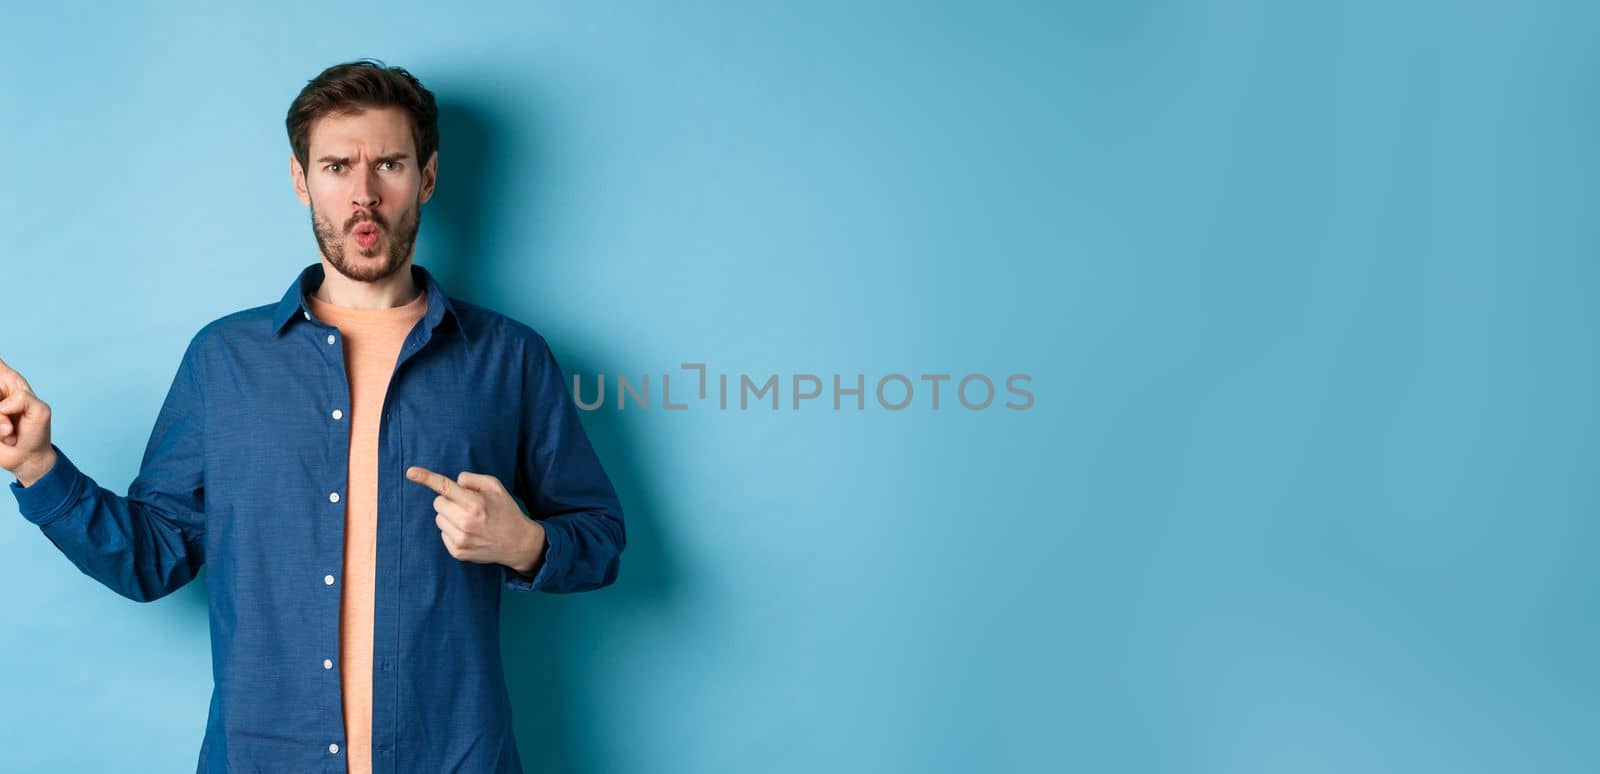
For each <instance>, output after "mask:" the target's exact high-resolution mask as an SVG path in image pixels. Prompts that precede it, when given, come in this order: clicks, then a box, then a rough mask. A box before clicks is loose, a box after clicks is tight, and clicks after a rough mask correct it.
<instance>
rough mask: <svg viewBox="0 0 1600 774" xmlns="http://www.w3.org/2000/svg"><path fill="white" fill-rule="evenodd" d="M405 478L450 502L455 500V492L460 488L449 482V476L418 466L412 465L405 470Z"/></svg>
mask: <svg viewBox="0 0 1600 774" xmlns="http://www.w3.org/2000/svg"><path fill="white" fill-rule="evenodd" d="M406 478H409V479H411V480H412V481H415V482H417V483H419V484H421V485H423V486H425V487H427V488H429V489H432V490H433V491H435V492H438V493H439V494H441V495H443V496H445V497H448V498H450V499H452V500H454V499H455V494H454V493H455V491H456V490H457V489H460V488H461V487H460V486H459V485H457V484H456V482H454V481H451V480H450V477H449V476H444V475H440V474H438V473H435V472H433V471H431V470H428V469H427V468H424V467H422V466H420V465H412V466H411V467H410V468H408V469H406Z"/></svg>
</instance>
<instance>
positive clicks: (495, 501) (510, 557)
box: [406, 466, 545, 574]
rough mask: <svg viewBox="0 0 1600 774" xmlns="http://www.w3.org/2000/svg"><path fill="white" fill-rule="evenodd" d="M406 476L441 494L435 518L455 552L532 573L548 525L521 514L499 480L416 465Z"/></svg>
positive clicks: (468, 559)
mask: <svg viewBox="0 0 1600 774" xmlns="http://www.w3.org/2000/svg"><path fill="white" fill-rule="evenodd" d="M406 478H409V479H411V480H412V481H415V482H417V483H419V484H422V485H423V486H426V487H428V488H429V489H432V490H433V491H435V492H437V493H438V494H439V496H438V497H435V498H434V500H433V510H434V511H435V514H436V515H435V516H434V523H436V524H438V525H439V537H440V538H441V539H442V540H444V547H445V550H446V551H449V552H450V555H451V556H453V557H455V558H457V559H460V560H462V561H466V562H478V563H480V564H503V565H505V566H507V567H510V568H511V569H513V570H516V571H517V572H520V573H523V574H531V573H532V571H533V568H534V567H535V566H536V565H537V564H538V562H539V559H540V557H541V556H543V554H544V549H545V536H544V525H542V524H540V523H539V522H537V521H534V520H533V519H530V518H528V517H527V516H526V515H524V514H523V513H522V509H521V508H519V507H517V503H516V501H515V500H513V499H511V493H510V492H508V491H506V487H505V485H504V484H502V483H500V479H498V478H495V477H494V476H490V475H485V474H482V473H471V472H467V471H462V472H461V475H460V476H458V477H456V480H454V481H452V480H450V479H449V478H448V477H446V476H444V475H441V474H439V473H435V472H433V471H431V470H428V469H427V468H423V467H418V466H412V467H410V468H407V469H406Z"/></svg>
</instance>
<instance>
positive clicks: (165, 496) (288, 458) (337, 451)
mask: <svg viewBox="0 0 1600 774" xmlns="http://www.w3.org/2000/svg"><path fill="white" fill-rule="evenodd" d="M411 271H412V275H413V277H414V278H415V279H416V281H417V282H418V283H419V285H422V286H425V287H426V288H427V291H428V299H427V304H428V309H427V312H426V314H425V315H424V317H423V319H421V320H419V321H418V323H417V325H416V326H415V328H413V330H412V331H411V333H410V335H409V336H408V337H407V338H406V340H405V343H404V344H403V346H402V348H401V350H400V356H399V358H398V361H397V362H396V364H395V370H394V373H393V375H392V377H391V379H390V382H389V389H388V394H387V396H386V397H385V399H384V405H383V417H382V420H381V426H380V430H379V437H378V475H377V479H378V526H377V530H378V532H377V543H378V545H377V579H376V580H377V583H376V591H375V594H376V598H375V600H374V603H375V612H374V615H375V622H374V631H373V659H372V661H373V675H372V693H373V696H372V713H373V715H372V733H373V737H372V763H373V769H374V771H377V772H395V771H403V772H411V771H418V772H420V771H428V772H442V771H461V772H520V771H522V767H521V762H520V760H519V757H518V754H517V748H516V739H515V737H514V735H513V730H512V723H511V703H510V698H509V695H508V692H507V690H506V685H505V677H504V674H503V672H502V668H501V660H500V596H501V593H502V591H501V590H502V589H510V590H513V591H547V592H553V593H568V592H576V591H588V590H592V589H598V588H600V587H603V586H606V585H609V584H611V583H612V582H614V581H615V580H616V577H617V570H618V566H619V563H620V554H621V552H622V548H623V544H624V539H623V519H622V509H621V506H620V504H619V503H618V500H617V496H616V493H615V491H614V490H613V488H612V485H611V482H610V480H609V479H608V478H607V476H606V474H605V471H604V470H603V469H602V468H601V466H600V461H599V459H597V458H596V456H595V453H594V450H593V449H592V448H591V446H590V444H589V440H588V438H587V436H586V435H585V434H584V431H583V428H582V426H581V425H580V424H579V421H578V414H577V410H576V407H575V406H574V404H573V401H572V399H571V396H570V395H569V393H568V392H567V390H566V389H565V384H564V380H563V378H562V374H561V369H560V367H559V366H558V365H557V363H556V360H555V357H554V355H552V354H551V351H550V348H549V346H548V345H547V344H546V343H545V340H544V338H543V337H541V336H540V335H539V334H538V333H536V332H535V331H534V330H533V329H532V328H530V327H528V326H527V325H524V324H522V323H520V322H518V321H516V320H513V319H511V318H509V317H506V316H504V315H501V314H498V313H496V312H493V311H491V310H489V309H486V308H483V307H479V306H475V305H473V304H469V303H466V302H463V301H461V300H459V299H454V298H448V297H447V296H446V295H445V293H444V291H443V290H442V289H441V288H440V287H439V285H438V283H437V282H436V281H435V279H434V278H433V277H432V275H430V274H429V273H428V272H427V271H426V270H425V269H423V268H422V267H421V266H416V265H412V266H411ZM322 279H323V268H322V265H321V264H320V263H317V264H312V265H311V266H308V267H306V268H305V269H304V270H303V271H302V272H301V274H300V276H299V278H298V279H297V280H296V281H295V282H294V283H292V284H291V285H290V287H289V289H288V291H287V292H286V293H284V295H283V299H282V300H281V301H278V302H277V303H273V304H267V305H264V306H258V307H255V308H252V309H245V310H243V311H239V312H235V313H233V314H230V315H228V316H226V317H222V318H220V319H218V320H215V321H213V322H211V323H209V324H207V325H206V326H205V327H204V328H202V329H201V330H200V332H199V333H197V334H195V336H194V338H193V339H192V340H191V341H190V342H189V345H188V348H187V350H186V351H185V352H184V355H183V359H182V361H181V362H180V363H179V365H178V370H177V375H176V376H175V378H174V379H173V381H172V386H171V388H170V390H169V392H168V393H167V396H166V400H165V402H164V404H163V405H162V407H161V411H160V414H159V415H158V416H157V418H156V422H155V429H154V430H153V431H152V432H151V435H150V441H149V444H148V445H147V446H146V448H145V452H144V459H143V462H142V463H141V466H140V469H139V473H138V475H137V476H136V477H135V478H134V480H133V482H132V484H130V485H129V487H128V495H127V496H126V497H122V496H119V495H117V494H115V493H113V492H111V491H109V490H106V489H103V488H101V487H100V485H99V484H97V483H96V482H95V480H94V479H93V478H90V477H89V476H88V475H86V474H84V473H83V472H81V471H79V470H78V469H77V468H76V467H75V466H74V465H73V463H72V460H71V459H69V458H68V457H67V455H66V454H65V453H64V452H62V451H61V450H60V448H59V447H58V448H57V449H56V454H57V455H58V456H57V458H56V462H55V465H54V466H53V467H52V468H51V470H50V471H49V472H47V473H46V474H45V475H44V476H43V477H41V478H40V479H38V480H37V481H36V482H34V484H33V485H32V486H29V487H26V488H24V487H22V486H20V485H19V484H18V483H16V482H15V480H13V482H12V484H11V490H12V493H13V494H14V495H15V496H16V498H17V502H18V504H19V506H20V510H21V513H22V515H23V516H24V517H25V518H27V519H28V520H29V521H31V522H33V523H35V524H37V525H38V526H39V528H40V529H41V530H42V531H43V532H44V534H45V536H46V537H47V538H49V540H50V542H51V543H53V544H54V545H55V546H56V548H58V549H60V551H61V552H62V553H63V554H65V555H66V556H67V558H68V559H70V560H71V561H72V563H73V564H75V565H77V567H78V568H79V569H80V570H82V571H83V572H84V573H85V574H87V575H88V576H90V577H92V578H94V579H95V580H97V581H100V582H101V583H103V584H105V585H106V586H109V587H110V588H111V589H112V590H114V591H116V592H117V593H119V594H122V595H123V596H126V597H128V598H130V599H133V600H137V601H141V602H146V601H150V600H154V599H158V598H160V597H162V596H165V595H167V594H170V593H172V592H173V591H174V590H176V589H178V588H179V587H181V586H183V585H184V584H186V583H188V582H189V581H190V580H192V579H193V578H194V577H195V575H196V574H197V573H199V571H200V569H201V567H202V565H204V566H207V567H209V568H210V571H209V573H208V574H207V580H206V592H207V596H208V597H209V606H210V618H211V654H212V661H211V669H212V680H213V686H214V688H213V692H212V697H211V710H210V717H209V719H208V720H207V722H206V734H205V740H204V742H203V744H202V746H201V749H200V756H199V764H198V767H197V771H199V772H224V771H226V772H231V773H232V774H243V773H244V772H258V771H259V772H307V771H330V772H332V771H338V772H342V771H345V739H344V720H343V709H342V703H343V702H342V698H341V691H340V678H339V669H337V668H334V667H337V661H338V659H339V604H340V596H341V595H340V586H339V584H340V582H341V579H340V575H341V571H342V568H343V566H344V559H343V557H344V515H345V510H344V509H345V506H344V503H343V502H342V501H343V499H344V497H343V493H344V490H345V487H346V485H347V482H348V474H349V450H350V422H349V421H348V420H345V421H340V420H339V419H336V418H335V417H334V416H333V413H332V412H333V411H334V410H335V409H339V410H341V413H342V414H343V416H345V417H348V416H349V410H350V389H349V383H348V381H347V378H346V375H345V362H344V347H343V346H342V341H341V334H340V332H339V330H338V329H337V328H335V327H333V326H331V325H328V324H326V323H324V322H322V321H320V320H318V319H317V318H316V317H314V316H313V315H311V313H310V312H309V309H308V305H307V304H306V303H305V300H304V299H305V296H306V295H309V294H310V293H312V292H313V291H314V290H316V288H317V287H318V286H319V285H320V284H321V282H322ZM411 465H420V466H422V467H425V468H428V469H430V470H434V471H437V472H440V473H443V474H445V475H448V476H451V477H454V476H456V475H458V474H459V473H460V472H461V471H464V470H467V471H473V472H477V473H487V474H490V475H493V476H495V477H496V478H499V479H500V480H501V482H502V483H504V484H505V485H506V487H507V489H508V490H510V491H511V493H512V494H513V495H514V496H515V497H517V498H518V499H519V500H521V502H522V504H523V506H524V507H525V508H526V509H527V511H528V512H529V514H530V515H531V516H532V517H533V518H535V519H537V520H539V521H540V522H541V523H542V524H543V525H544V527H545V534H546V536H547V541H548V542H547V548H546V550H545V554H544V556H543V557H542V559H541V560H540V564H539V565H537V566H536V567H535V569H534V575H533V576H532V577H528V576H523V575H520V574H519V573H517V572H516V571H515V570H513V569H511V568H510V567H506V566H504V565H498V564H478V563H473V562H466V561H462V560H458V559H456V558H454V557H452V556H451V555H450V553H449V552H448V550H447V549H446V548H445V545H444V543H443V541H442V539H441V538H440V535H439V529H438V526H437V525H436V524H435V522H434V510H433V500H434V497H435V496H436V495H435V493H434V492H433V491H432V490H430V489H428V488H426V487H424V486H422V485H420V484H417V483H415V482H411V481H408V480H407V479H406V477H405V470H406V468H407V467H408V466H411ZM335 493H338V494H339V495H340V496H339V497H338V498H333V497H331V495H333V494H335ZM325 659H328V660H332V661H333V662H334V667H325V666H324V660H325Z"/></svg>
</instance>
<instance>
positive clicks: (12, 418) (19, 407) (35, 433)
mask: <svg viewBox="0 0 1600 774" xmlns="http://www.w3.org/2000/svg"><path fill="white" fill-rule="evenodd" d="M55 464H56V450H55V449H54V448H52V447H51V446H50V406H49V405H47V404H46V403H45V402H44V401H42V400H39V396H37V395H34V394H33V388H32V387H29V386H28V380H26V379H24V378H22V374H19V373H17V372H16V371H14V370H12V368H11V367H10V366H8V365H6V363H5V361H4V360H0V468H5V469H6V470H9V471H11V475H13V476H16V477H17V481H19V482H21V484H22V485H23V486H32V485H33V482H35V481H38V480H39V478H40V477H41V476H43V475H44V474H46V473H48V472H50V468H51V467H52V466H53V465H55Z"/></svg>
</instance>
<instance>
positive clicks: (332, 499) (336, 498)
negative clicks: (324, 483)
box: [328, 492, 339, 503]
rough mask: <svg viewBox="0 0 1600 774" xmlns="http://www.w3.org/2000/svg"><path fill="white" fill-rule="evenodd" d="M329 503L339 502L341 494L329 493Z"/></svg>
mask: <svg viewBox="0 0 1600 774" xmlns="http://www.w3.org/2000/svg"><path fill="white" fill-rule="evenodd" d="M328 502H330V503H336V502H339V493H338V492H329V493H328Z"/></svg>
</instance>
